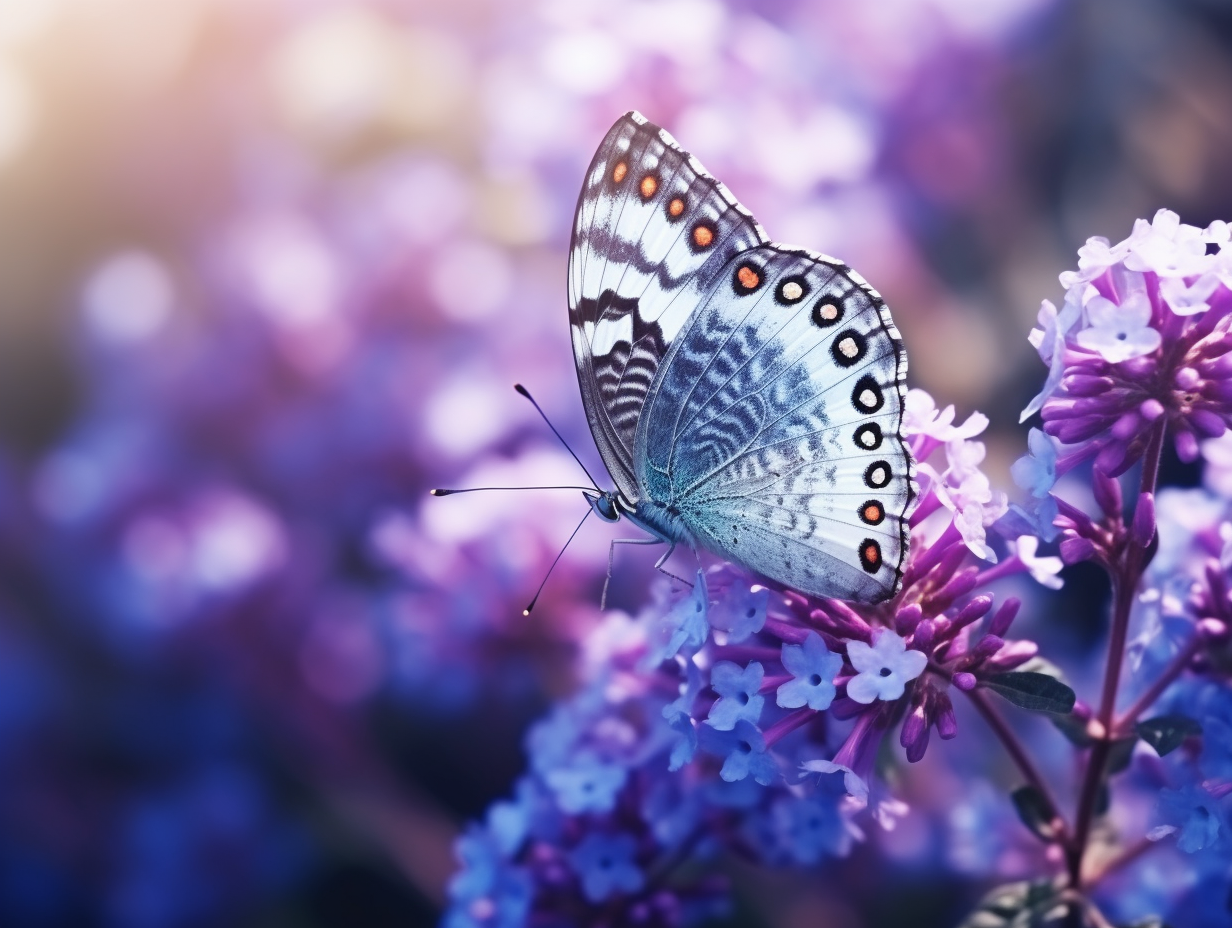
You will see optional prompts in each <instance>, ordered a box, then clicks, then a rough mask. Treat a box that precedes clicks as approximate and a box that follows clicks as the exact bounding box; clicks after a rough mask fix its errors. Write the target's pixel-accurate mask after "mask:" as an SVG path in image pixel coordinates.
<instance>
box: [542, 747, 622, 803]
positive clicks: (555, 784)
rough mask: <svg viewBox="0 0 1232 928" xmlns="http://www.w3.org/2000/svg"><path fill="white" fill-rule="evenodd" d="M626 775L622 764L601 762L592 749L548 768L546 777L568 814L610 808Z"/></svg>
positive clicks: (558, 801)
mask: <svg viewBox="0 0 1232 928" xmlns="http://www.w3.org/2000/svg"><path fill="white" fill-rule="evenodd" d="M627 778H628V772H627V771H626V770H625V769H624V768H623V767H619V766H617V765H615V764H607V763H604V762H603V761H601V760H599V758H598V757H596V756H595V755H594V753H593V752H591V751H583V752H581V753H580V754H578V755H577V757H576V758H574V760H573V762H572V763H571V764H569V765H568V766H565V767H557V768H556V769H554V770H549V771H548V773H547V775H546V777H545V779H546V780H547V781H548V785H549V786H550V787H552V790H553V792H555V793H556V801H557V803H559V805H560V808H561V810H562V811H564V812H567V813H568V814H570V815H580V814H581V813H583V812H610V811H612V806H613V805H615V803H616V794H617V793H619V792H620V789H621V787H623V786H624V785H625V780H626V779H627Z"/></svg>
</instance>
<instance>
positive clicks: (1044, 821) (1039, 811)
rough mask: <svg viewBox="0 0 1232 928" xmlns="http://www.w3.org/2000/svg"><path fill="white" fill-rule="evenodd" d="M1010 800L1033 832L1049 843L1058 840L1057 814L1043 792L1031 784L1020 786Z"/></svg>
mask: <svg viewBox="0 0 1232 928" xmlns="http://www.w3.org/2000/svg"><path fill="white" fill-rule="evenodd" d="M1010 800H1011V801H1012V802H1013V803H1014V809H1015V810H1016V811H1017V812H1018V817H1019V818H1020V819H1022V823H1023V824H1024V825H1026V826H1027V828H1028V830H1030V832H1031V834H1033V835H1035V837H1037V838H1039V839H1040V840H1041V841H1043V842H1045V843H1047V844H1051V843H1052V842H1053V841H1055V840H1056V837H1057V826H1056V816H1055V814H1054V812H1053V809H1052V806H1051V805H1049V803H1048V800H1047V799H1046V798H1045V797H1044V794H1043V793H1041V792H1040V791H1039V790H1038V789H1036V788H1035V787H1034V786H1031V785H1027V786H1020V787H1018V789H1016V790H1014V792H1012V793H1011V794H1010Z"/></svg>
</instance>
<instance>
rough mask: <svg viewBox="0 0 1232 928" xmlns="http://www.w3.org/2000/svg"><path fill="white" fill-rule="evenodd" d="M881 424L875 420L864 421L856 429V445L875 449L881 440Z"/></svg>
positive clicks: (879, 445) (878, 446) (870, 449)
mask: <svg viewBox="0 0 1232 928" xmlns="http://www.w3.org/2000/svg"><path fill="white" fill-rule="evenodd" d="M882 438H883V436H882V434H881V426H880V425H878V424H877V423H876V422H865V423H864V424H863V425H862V426H860V427H859V428H858V429H856V433H855V436H854V439H855V443H856V446H857V447H859V448H865V449H867V450H869V451H876V450H877V449H878V448H880V447H881V442H882Z"/></svg>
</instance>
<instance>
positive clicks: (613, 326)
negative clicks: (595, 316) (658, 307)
mask: <svg viewBox="0 0 1232 928" xmlns="http://www.w3.org/2000/svg"><path fill="white" fill-rule="evenodd" d="M587 336H588V337H589V336H590V333H589V332H588V333H587ZM631 341H633V316H631V315H629V314H628V313H626V314H624V315H623V316H620V317H618V318H616V319H602V320H600V321H599V324H598V325H596V326H595V334H594V336H593V337H591V338H590V353H591V354H592V355H593V356H594V357H596V358H599V357H602V356H603V355H605V354H607V353H608V352H609V351H611V350H612V349H613V348H614V347H615V346H616V344H617V343H618V342H631Z"/></svg>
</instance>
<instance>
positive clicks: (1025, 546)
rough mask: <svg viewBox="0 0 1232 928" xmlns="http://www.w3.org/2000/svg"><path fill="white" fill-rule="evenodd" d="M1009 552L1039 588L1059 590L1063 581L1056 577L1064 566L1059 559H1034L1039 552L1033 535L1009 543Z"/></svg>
mask: <svg viewBox="0 0 1232 928" xmlns="http://www.w3.org/2000/svg"><path fill="white" fill-rule="evenodd" d="M1010 550H1011V551H1013V552H1014V554H1016V555H1017V556H1018V560H1020V561H1022V564H1023V566H1024V567H1026V568H1027V570H1029V571H1030V572H1031V576H1032V577H1034V578H1035V579H1036V580H1037V581H1038V582H1039V583H1040V585H1041V586H1046V587H1048V589H1050V590H1059V589H1061V587H1062V586H1063V585H1064V581H1063V580H1062V579H1061V578H1060V577H1058V576H1057V574H1059V573H1060V572H1061V568H1062V567H1063V566H1065V565H1064V564H1063V563H1062V561H1061V559H1060V558H1059V557H1036V556H1035V552H1036V551H1038V550H1039V539H1038V538H1036V537H1035V536H1034V535H1022V536H1020V537H1019V538H1018V540H1017V541H1011V542H1010Z"/></svg>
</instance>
